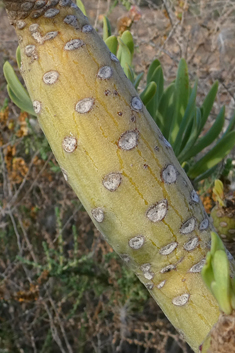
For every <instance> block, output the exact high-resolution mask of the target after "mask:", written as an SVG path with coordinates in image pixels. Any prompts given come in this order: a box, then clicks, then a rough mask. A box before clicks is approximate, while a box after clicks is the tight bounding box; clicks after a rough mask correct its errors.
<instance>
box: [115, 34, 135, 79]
mask: <svg viewBox="0 0 235 353" xmlns="http://www.w3.org/2000/svg"><path fill="white" fill-rule="evenodd" d="M118 43H119V48H118V52H117V58H118V60H119V61H120V64H121V66H122V68H123V70H124V72H125V74H126V75H127V77H128V74H129V66H131V63H132V57H131V53H130V50H129V49H128V47H127V46H126V44H125V43H124V42H123V41H122V39H121V38H118ZM128 78H129V77H128Z"/></svg>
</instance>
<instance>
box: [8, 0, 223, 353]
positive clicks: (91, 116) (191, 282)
mask: <svg viewBox="0 0 235 353" xmlns="http://www.w3.org/2000/svg"><path fill="white" fill-rule="evenodd" d="M26 3H27V4H29V2H25V1H23V0H22V1H20V2H17V3H14V2H11V1H8V2H6V5H7V8H8V9H9V10H11V12H10V13H9V14H10V16H11V18H12V23H13V24H14V25H15V27H16V32H17V34H18V37H19V42H20V48H21V54H22V67H21V73H22V75H23V77H24V80H25V83H26V86H27V89H28V91H29V94H30V97H31V99H32V101H33V105H34V109H35V112H36V113H37V114H38V119H39V123H40V125H41V127H42V130H43V131H44V133H45V135H46V137H47V139H48V141H49V143H50V145H51V148H52V150H53V152H54V154H55V156H56V159H57V161H58V163H59V164H60V166H61V168H62V171H63V174H64V177H65V179H66V180H67V181H68V183H69V184H70V185H71V187H72V188H73V190H74V191H75V192H76V194H77V195H78V197H79V199H80V200H81V202H82V203H83V205H84V207H85V208H86V210H87V212H88V213H89V214H90V216H91V218H92V219H93V221H94V223H95V225H96V226H97V228H98V229H99V230H100V232H101V233H102V234H103V235H104V237H105V239H107V241H108V242H109V243H110V244H111V246H112V247H113V248H114V249H115V251H116V252H117V253H118V254H119V255H120V256H121V258H122V259H123V260H124V262H126V263H127V264H128V265H129V266H130V268H132V269H133V271H134V272H135V273H136V275H137V276H138V277H139V279H140V280H141V281H142V282H143V283H144V285H145V286H146V288H147V289H148V290H149V292H150V293H151V295H152V296H153V298H154V299H155V300H156V302H157V303H158V304H159V305H160V307H161V308H162V310H163V311H164V313H165V314H166V315H167V317H168V318H169V320H170V321H171V322H172V324H173V325H174V326H175V327H176V328H177V329H178V330H179V331H180V332H181V333H182V335H184V337H185V339H186V341H187V342H188V343H189V344H190V345H191V347H192V348H193V349H194V350H195V352H197V351H198V349H199V345H200V343H201V342H202V341H203V340H204V339H205V337H206V335H207V334H208V332H209V331H210V329H211V327H212V326H213V325H214V323H215V322H216V321H217V319H218V316H219V309H218V305H217V303H216V301H215V299H214V298H213V297H212V295H211V294H210V292H209V290H208V289H207V288H206V286H205V285H204V283H203V281H202V278H201V275H200V270H201V268H202V265H203V264H204V261H205V256H206V253H207V251H208V249H209V246H210V245H209V242H210V231H211V230H212V228H211V226H210V224H209V220H208V218H207V216H206V213H205V211H204V209H203V206H202V204H201V202H200V200H199V197H198V195H197V194H196V192H195V191H194V190H193V187H192V185H191V183H190V181H189V180H188V178H187V176H186V174H185V173H184V171H183V170H182V168H181V166H180V164H179V163H178V161H177V159H176V157H175V155H174V153H173V151H172V148H171V146H170V145H169V143H168V142H167V141H166V140H165V139H164V137H163V135H162V134H161V132H160V130H159V129H158V127H157V126H156V125H155V123H154V121H153V119H152V118H151V116H150V115H149V114H148V112H147V110H146V109H145V107H144V106H143V105H142V102H141V101H140V99H139V97H138V94H137V92H136V91H135V89H134V88H133V86H132V84H131V83H130V81H129V80H128V79H127V78H126V77H125V75H124V73H123V70H122V68H121V66H120V64H119V62H118V61H117V59H116V58H115V56H113V55H111V53H110V52H109V50H108V49H107V47H106V45H105V44H104V42H103V41H102V40H101V39H100V37H99V35H98V34H97V33H96V31H95V30H94V29H93V28H92V27H91V26H90V25H89V23H88V20H87V18H86V17H84V15H83V14H82V13H81V11H80V10H79V9H78V8H76V6H74V4H73V5H72V6H71V1H66V0H64V1H63V0H62V1H56V0H55V1H53V0H52V1H50V2H49V1H48V2H47V5H45V6H48V7H47V8H45V6H44V7H43V8H41V9H40V13H39V12H37V11H36V10H35V6H36V5H37V3H39V1H36V2H35V1H32V2H30V3H31V4H33V6H34V7H32V8H31V9H29V10H28V12H27V11H26V10H25V12H24V13H23V15H22V5H23V4H26ZM13 5H14V6H13ZM28 6H29V7H30V6H31V5H28ZM12 11H13V12H12ZM20 17H21V19H20Z"/></svg>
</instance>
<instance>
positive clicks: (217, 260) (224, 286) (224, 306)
mask: <svg viewBox="0 0 235 353" xmlns="http://www.w3.org/2000/svg"><path fill="white" fill-rule="evenodd" d="M212 267H213V272H214V277H215V281H214V282H212V283H211V290H212V293H213V295H214V297H215V298H216V300H217V302H218V304H219V306H220V309H221V310H222V311H223V312H224V313H225V314H227V315H229V314H231V312H232V308H231V303H230V276H229V263H228V258H227V255H226V252H225V250H217V251H216V252H215V254H214V255H213V259H212Z"/></svg>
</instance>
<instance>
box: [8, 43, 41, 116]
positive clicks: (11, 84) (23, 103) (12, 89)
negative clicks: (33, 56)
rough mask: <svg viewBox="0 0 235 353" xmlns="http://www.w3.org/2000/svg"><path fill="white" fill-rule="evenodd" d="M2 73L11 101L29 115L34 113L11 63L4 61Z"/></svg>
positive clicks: (26, 93)
mask: <svg viewBox="0 0 235 353" xmlns="http://www.w3.org/2000/svg"><path fill="white" fill-rule="evenodd" d="M19 51H20V50H19V49H17V51H16V53H17V62H18V57H19V56H18V55H19ZM3 73H4V76H5V79H6V81H7V91H8V95H9V97H10V99H11V100H12V102H13V103H14V104H15V105H17V106H18V107H19V108H20V109H21V110H22V111H25V112H27V113H29V114H31V115H35V116H36V114H35V112H34V109H33V104H32V101H31V99H30V97H29V95H28V92H27V91H26V89H25V88H24V87H23V85H22V84H21V82H20V81H19V79H18V77H17V76H16V73H15V71H14V69H13V67H12V66H11V64H10V63H9V62H8V61H6V62H5V64H4V65H3Z"/></svg>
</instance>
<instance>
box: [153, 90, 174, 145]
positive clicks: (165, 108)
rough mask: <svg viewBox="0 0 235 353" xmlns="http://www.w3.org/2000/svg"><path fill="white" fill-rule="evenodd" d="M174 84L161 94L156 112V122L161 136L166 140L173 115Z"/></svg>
mask: <svg viewBox="0 0 235 353" xmlns="http://www.w3.org/2000/svg"><path fill="white" fill-rule="evenodd" d="M174 96H175V85H174V83H172V84H171V85H169V86H168V87H167V88H166V90H165V91H164V92H163V94H162V98H161V100H160V103H159V106H158V110H157V113H156V123H157V125H158V126H159V128H160V129H161V131H162V134H163V136H164V137H165V138H166V139H167V140H168V138H169V134H170V128H171V123H172V118H173V115H174V109H175V105H174V101H175V100H174Z"/></svg>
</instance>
